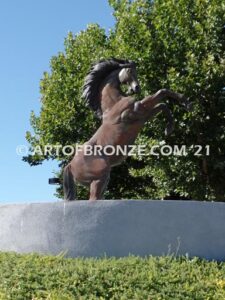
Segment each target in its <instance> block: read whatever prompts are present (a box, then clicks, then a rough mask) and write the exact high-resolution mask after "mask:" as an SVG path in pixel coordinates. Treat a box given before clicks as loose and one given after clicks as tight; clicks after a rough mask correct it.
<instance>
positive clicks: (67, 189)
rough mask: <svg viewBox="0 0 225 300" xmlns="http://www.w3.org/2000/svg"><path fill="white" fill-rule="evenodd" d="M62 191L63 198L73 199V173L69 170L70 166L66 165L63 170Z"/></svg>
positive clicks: (74, 196)
mask: <svg viewBox="0 0 225 300" xmlns="http://www.w3.org/2000/svg"><path fill="white" fill-rule="evenodd" d="M63 191H64V199H65V200H67V201H71V200H75V198H76V193H75V184H74V179H73V174H72V172H71V166H70V165H67V166H66V167H65V168H64V171H63Z"/></svg>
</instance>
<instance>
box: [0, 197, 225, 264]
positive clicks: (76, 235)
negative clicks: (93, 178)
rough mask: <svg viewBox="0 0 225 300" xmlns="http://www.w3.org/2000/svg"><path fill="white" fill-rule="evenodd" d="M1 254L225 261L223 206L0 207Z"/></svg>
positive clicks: (190, 203)
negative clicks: (181, 256) (193, 257)
mask: <svg viewBox="0 0 225 300" xmlns="http://www.w3.org/2000/svg"><path fill="white" fill-rule="evenodd" d="M0 251H16V252H19V253H28V252H38V253H45V254H59V253H60V252H62V251H66V252H67V256H69V257H77V256H83V257H101V256H103V255H107V256H116V257H122V256H127V255H129V254H133V255H140V256H145V255H167V254H172V253H174V254H176V255H185V254H188V255H189V256H199V257H202V258H206V259H215V260H225V203H215V202H214V203H213V202H196V201H149V200H147V201H138V200H118V201H117V200H110V201H108V200H107V201H106V200H104V201H96V202H92V203H89V202H88V201H74V202H67V203H65V202H56V203H36V204H35V203H34V204H16V205H1V206H0Z"/></svg>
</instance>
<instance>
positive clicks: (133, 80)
mask: <svg viewBox="0 0 225 300" xmlns="http://www.w3.org/2000/svg"><path fill="white" fill-rule="evenodd" d="M119 81H120V83H121V84H126V85H128V86H129V89H128V92H129V93H132V94H137V93H139V92H140V85H139V82H138V79H137V71H136V66H135V63H133V62H131V63H130V65H127V66H126V67H123V68H122V69H121V71H120V72H119Z"/></svg>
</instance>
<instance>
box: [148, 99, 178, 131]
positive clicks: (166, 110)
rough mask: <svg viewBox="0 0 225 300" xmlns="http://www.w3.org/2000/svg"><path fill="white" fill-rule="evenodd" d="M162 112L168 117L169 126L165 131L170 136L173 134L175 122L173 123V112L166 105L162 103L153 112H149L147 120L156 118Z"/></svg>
mask: <svg viewBox="0 0 225 300" xmlns="http://www.w3.org/2000/svg"><path fill="white" fill-rule="evenodd" d="M160 112H162V113H164V115H165V116H166V119H167V126H166V129H165V135H169V134H171V132H172V131H173V129H174V121H173V116H172V113H171V110H170V109H169V108H168V106H167V105H166V104H165V103H160V104H158V105H156V106H155V107H154V108H153V110H151V111H150V112H149V114H148V115H147V117H146V120H147V119H150V118H152V117H154V116H155V115H157V114H158V113H160Z"/></svg>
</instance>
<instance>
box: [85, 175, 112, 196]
mask: <svg viewBox="0 0 225 300" xmlns="http://www.w3.org/2000/svg"><path fill="white" fill-rule="evenodd" d="M108 182H109V174H107V175H105V176H104V177H102V178H100V179H98V180H94V181H92V183H91V185H90V197H89V200H99V199H103V193H104V191H105V190H106V187H107V184H108Z"/></svg>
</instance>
